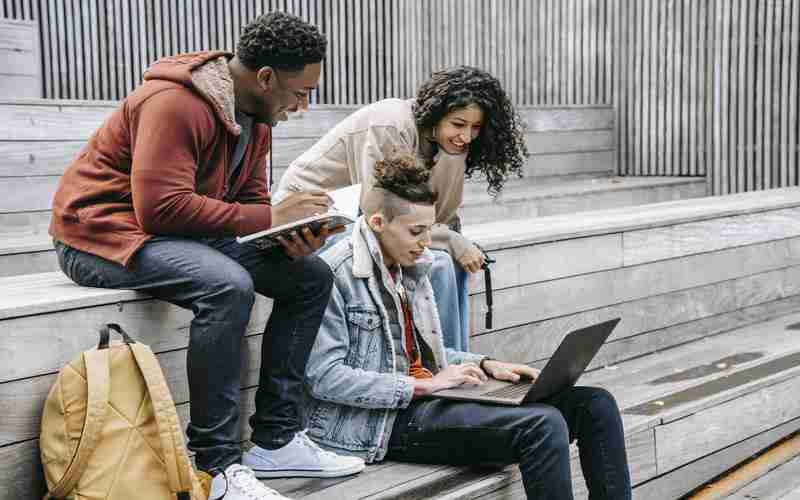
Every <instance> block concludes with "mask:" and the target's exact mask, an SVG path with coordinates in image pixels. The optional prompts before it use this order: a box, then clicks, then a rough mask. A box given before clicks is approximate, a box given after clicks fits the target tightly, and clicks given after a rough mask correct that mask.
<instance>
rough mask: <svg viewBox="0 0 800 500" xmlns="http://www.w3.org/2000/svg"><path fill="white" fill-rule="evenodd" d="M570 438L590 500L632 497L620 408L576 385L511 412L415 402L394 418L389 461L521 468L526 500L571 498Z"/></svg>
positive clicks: (609, 398)
mask: <svg viewBox="0 0 800 500" xmlns="http://www.w3.org/2000/svg"><path fill="white" fill-rule="evenodd" d="M575 439H577V440H578V449H579V451H580V460H581V469H583V476H584V478H586V483H587V486H588V488H589V498H590V500H610V499H614V500H630V498H631V480H630V473H629V471H628V460H627V456H626V453H625V439H624V433H623V430H622V419H621V418H620V414H619V409H618V408H617V403H616V402H615V401H614V398H613V397H612V396H611V394H610V393H609V392H608V391H606V390H604V389H599V388H595V387H573V388H572V389H569V390H566V391H563V392H561V393H559V394H557V395H555V396H553V397H551V398H549V399H547V400H546V401H543V402H541V403H533V404H528V405H523V406H516V407H515V406H500V405H490V404H482V403H471V402H461V401H451V400H445V399H424V400H418V401H413V402H412V403H411V405H410V406H409V407H408V408H406V409H405V410H401V411H400V413H399V414H398V416H397V420H395V424H394V427H393V429H392V435H391V438H390V440H389V453H388V457H389V458H391V459H393V460H400V461H406V462H422V463H438V464H452V465H479V464H489V463H491V464H512V463H518V464H519V468H520V472H521V473H522V482H523V484H524V485H525V493H526V494H527V497H528V498H529V499H539V500H545V499H546V500H570V499H572V498H573V495H572V482H571V473H570V464H569V443H570V441H572V440H575Z"/></svg>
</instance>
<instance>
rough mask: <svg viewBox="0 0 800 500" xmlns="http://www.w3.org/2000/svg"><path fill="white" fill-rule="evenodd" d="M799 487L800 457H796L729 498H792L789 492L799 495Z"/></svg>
mask: <svg viewBox="0 0 800 500" xmlns="http://www.w3.org/2000/svg"><path fill="white" fill-rule="evenodd" d="M773 466H774V465H773ZM799 488H800V457H795V458H793V459H791V460H789V461H788V462H786V463H783V464H781V465H779V466H778V467H776V468H774V469H772V470H770V471H769V472H767V473H766V474H765V475H763V476H761V477H759V478H758V479H756V480H755V481H753V482H752V483H750V484H748V485H746V486H745V487H744V488H742V489H740V490H738V491H736V492H735V493H734V494H732V495H730V496H729V497H728V498H730V499H731V500H746V499H754V498H756V499H757V498H791V496H788V497H787V494H788V493H792V492H794V495H793V496H797V495H798V494H800V489H799Z"/></svg>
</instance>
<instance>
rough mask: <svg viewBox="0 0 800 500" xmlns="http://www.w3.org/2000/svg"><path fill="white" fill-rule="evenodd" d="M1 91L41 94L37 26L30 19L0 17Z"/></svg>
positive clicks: (7, 94)
mask: <svg viewBox="0 0 800 500" xmlns="http://www.w3.org/2000/svg"><path fill="white" fill-rule="evenodd" d="M0 60H2V61H3V64H2V65H0V95H2V96H4V97H15V98H16V97H19V98H30V97H42V76H41V70H40V67H41V57H39V27H38V26H37V25H36V23H35V22H33V21H19V20H9V19H0Z"/></svg>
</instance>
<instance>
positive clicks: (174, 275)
mask: <svg viewBox="0 0 800 500" xmlns="http://www.w3.org/2000/svg"><path fill="white" fill-rule="evenodd" d="M326 45H327V43H326V40H325V38H324V37H323V36H322V35H321V34H320V32H319V31H318V30H317V28H316V27H314V26H311V25H309V24H307V23H305V22H304V21H302V20H301V19H299V18H297V17H295V16H291V15H288V14H284V13H271V14H268V15H264V16H261V17H259V18H257V19H255V20H254V21H253V22H251V23H250V24H249V25H247V26H246V27H245V28H244V31H243V33H242V36H241V38H240V40H239V44H238V46H237V50H236V55H235V56H234V55H233V54H229V53H225V52H204V53H194V54H186V55H180V56H175V57H168V58H165V59H162V60H160V61H158V62H156V63H155V64H154V65H153V66H152V67H151V68H150V69H149V70H148V71H147V72H146V73H145V76H144V83H142V85H140V86H139V87H138V88H137V89H136V90H134V91H133V92H132V93H131V94H130V95H129V96H128V97H127V98H126V99H125V100H124V101H122V103H121V105H120V107H119V108H118V109H117V110H115V111H114V113H113V114H112V115H111V116H110V117H109V118H108V119H107V120H106V121H105V123H103V125H102V126H101V127H100V128H99V129H98V130H97V131H96V132H95V133H94V134H93V135H92V137H91V138H90V139H89V143H88V145H87V146H86V147H85V148H84V149H83V150H82V151H81V153H80V155H79V156H78V158H77V159H76V160H75V161H74V162H73V163H72V165H70V167H69V168H68V169H67V171H66V173H65V174H64V176H63V177H62V179H61V184H60V186H59V189H58V191H57V193H56V195H55V199H54V201H53V220H52V223H51V226H50V234H51V235H52V236H53V239H54V241H55V246H56V250H57V253H58V257H59V263H60V265H61V268H62V269H63V270H64V272H65V273H66V274H67V275H68V276H69V277H70V278H71V279H72V280H74V281H75V282H77V283H78V284H80V285H84V286H94V287H104V288H125V289H135V290H141V291H144V292H147V293H148V294H150V295H152V296H154V297H157V298H159V299H163V300H166V301H168V302H171V303H173V304H177V305H178V306H181V307H184V308H188V309H191V310H192V311H193V312H194V319H193V320H192V322H191V326H190V330H189V337H190V338H189V349H188V357H187V371H188V376H189V391H190V398H191V419H190V423H189V426H188V431H187V434H188V436H189V447H190V449H192V450H193V451H194V452H195V453H196V462H197V466H198V468H199V469H200V470H203V471H206V472H209V473H211V474H212V475H214V476H215V477H214V480H213V481H212V498H219V497H221V496H222V495H224V498H226V499H230V500H238V499H239V498H259V499H266V498H273V499H275V498H283V497H281V496H279V495H278V494H277V493H275V492H274V491H272V490H269V489H268V488H266V487H265V486H263V485H262V484H261V483H260V482H258V481H256V480H255V477H254V473H253V470H255V471H256V472H255V476H258V477H285V476H293V475H300V476H315V477H334V476H340V475H346V474H353V473H356V472H359V471H360V470H362V469H363V467H364V464H363V461H361V460H360V459H357V458H351V457H343V456H338V455H334V454H332V453H328V452H324V451H322V450H321V449H319V448H318V447H317V446H316V445H315V444H313V442H312V441H311V440H310V439H308V438H307V437H306V435H305V432H303V431H302V430H301V424H300V422H301V415H300V412H301V404H302V399H301V396H302V394H303V386H302V381H303V373H304V369H305V365H306V362H307V360H308V356H309V352H310V350H311V347H312V346H313V344H314V340H315V338H316V334H317V330H318V328H319V325H320V321H321V319H322V315H323V313H324V311H325V308H326V306H327V304H328V298H329V296H330V290H331V283H332V277H331V273H330V270H329V268H328V266H327V265H326V264H325V263H324V262H323V261H322V260H320V259H319V258H317V257H312V256H310V254H311V253H312V252H314V251H315V250H316V249H318V248H319V247H320V246H321V245H322V244H323V243H324V239H325V237H326V236H327V233H326V232H323V233H321V234H320V235H313V234H311V233H310V232H308V231H306V232H305V233H304V234H303V235H302V237H300V235H295V237H294V238H291V239H290V240H284V241H283V242H282V243H283V248H281V249H279V250H272V251H268V252H263V251H260V250H257V249H255V248H254V247H250V246H247V245H239V244H238V243H236V241H235V238H234V237H235V236H238V235H245V234H249V233H253V232H256V231H261V230H263V229H267V228H269V227H271V226H275V225H280V224H284V223H286V222H290V221H292V220H296V219H299V218H302V217H306V216H309V215H311V214H313V213H315V212H320V211H324V210H326V209H327V207H328V204H329V203H330V200H329V198H328V197H327V196H326V195H325V194H323V193H316V192H311V193H295V194H293V195H292V196H290V197H289V198H287V199H285V200H284V201H282V202H281V203H279V204H276V205H275V206H270V201H269V194H268V192H267V180H266V157H267V153H268V151H269V147H270V146H269V145H270V135H271V128H272V127H273V126H275V124H276V122H277V121H279V120H280V119H285V116H286V113H288V112H291V111H295V110H296V109H297V107H298V105H300V106H303V105H305V104H307V102H308V94H309V92H310V91H311V90H313V88H314V87H316V85H317V82H318V80H319V75H320V67H321V64H320V62H321V61H322V59H323V57H324V55H325V50H326ZM254 293H260V294H263V295H266V296H268V297H272V298H273V299H274V302H273V310H272V314H271V315H270V318H269V321H268V323H267V327H266V333H265V335H264V337H263V342H262V364H261V372H260V379H259V388H258V392H257V393H256V409H255V413H254V415H253V416H252V417H251V418H250V424H251V426H252V428H253V433H252V436H251V441H252V442H253V443H254V444H255V446H254V447H253V448H252V449H251V450H248V451H247V452H246V453H245V454H244V456H243V455H242V451H241V448H240V445H239V442H240V435H239V424H238V421H239V396H240V394H239V388H240V386H241V380H240V373H241V359H242V338H243V336H244V333H245V328H246V327H247V324H248V321H249V318H250V311H251V308H252V306H253V303H254Z"/></svg>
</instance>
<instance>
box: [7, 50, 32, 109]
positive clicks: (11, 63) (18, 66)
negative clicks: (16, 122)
mask: <svg viewBox="0 0 800 500" xmlns="http://www.w3.org/2000/svg"><path fill="white" fill-rule="evenodd" d="M0 58H2V60H3V62H4V64H3V67H2V70H0V71H2V74H3V75H24V76H32V77H35V78H37V79H38V76H39V65H38V61H39V57H38V56H37V54H36V52H33V51H27V50H25V51H23V50H11V49H1V48H0ZM5 95H6V97H11V96H10V95H7V94H5ZM25 97H28V96H25ZM38 97H41V96H38Z"/></svg>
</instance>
